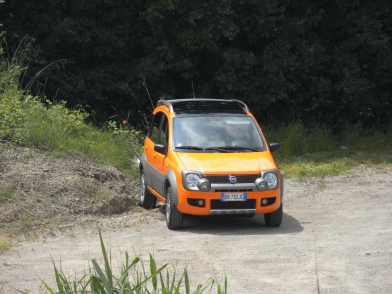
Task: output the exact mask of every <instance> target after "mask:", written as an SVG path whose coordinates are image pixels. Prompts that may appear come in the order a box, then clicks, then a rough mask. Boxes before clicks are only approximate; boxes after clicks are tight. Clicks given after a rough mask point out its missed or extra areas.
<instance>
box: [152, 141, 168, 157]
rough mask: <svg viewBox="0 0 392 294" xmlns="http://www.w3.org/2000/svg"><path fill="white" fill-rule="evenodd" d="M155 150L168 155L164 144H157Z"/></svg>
mask: <svg viewBox="0 0 392 294" xmlns="http://www.w3.org/2000/svg"><path fill="white" fill-rule="evenodd" d="M154 151H156V152H158V153H160V154H163V155H166V147H165V145H163V144H155V146H154Z"/></svg>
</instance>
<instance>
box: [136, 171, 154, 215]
mask: <svg viewBox="0 0 392 294" xmlns="http://www.w3.org/2000/svg"><path fill="white" fill-rule="evenodd" d="M139 195H140V206H141V207H143V208H145V209H151V208H154V207H155V205H156V204H157V198H156V197H155V196H154V195H152V194H151V193H150V191H148V189H147V186H146V181H145V176H144V171H143V170H141V171H140V194H139Z"/></svg>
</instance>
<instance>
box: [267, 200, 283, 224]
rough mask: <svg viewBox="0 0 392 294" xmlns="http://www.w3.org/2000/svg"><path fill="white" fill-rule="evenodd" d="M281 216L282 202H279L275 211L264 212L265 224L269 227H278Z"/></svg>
mask: <svg viewBox="0 0 392 294" xmlns="http://www.w3.org/2000/svg"><path fill="white" fill-rule="evenodd" d="M282 218H283V204H281V205H280V206H279V208H278V210H277V211H274V212H271V213H266V214H264V220H265V224H266V225H267V226H269V227H279V226H280V224H281V223H282Z"/></svg>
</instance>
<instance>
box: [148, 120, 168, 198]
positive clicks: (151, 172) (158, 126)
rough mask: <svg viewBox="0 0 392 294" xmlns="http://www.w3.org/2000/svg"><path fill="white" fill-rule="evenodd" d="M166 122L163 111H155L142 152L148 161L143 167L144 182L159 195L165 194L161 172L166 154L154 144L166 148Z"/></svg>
mask: <svg viewBox="0 0 392 294" xmlns="http://www.w3.org/2000/svg"><path fill="white" fill-rule="evenodd" d="M167 122H168V119H167V117H166V115H165V114H164V113H163V112H157V113H156V114H155V115H154V117H153V120H152V123H151V126H150V130H149V132H148V135H147V138H146V141H145V144H144V154H145V156H146V161H147V163H148V165H147V166H146V167H145V168H146V172H145V174H146V183H147V185H148V186H150V187H152V188H153V189H154V190H155V191H157V192H158V193H159V194H161V195H165V193H164V191H163V182H164V174H162V168H163V162H164V160H165V158H166V154H162V153H159V152H157V151H155V146H156V145H157V144H161V145H163V146H165V147H166V148H165V150H167V142H168V141H167V139H168V138H167V125H168V123H167ZM165 153H166V152H165Z"/></svg>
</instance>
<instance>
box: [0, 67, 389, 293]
mask: <svg viewBox="0 0 392 294" xmlns="http://www.w3.org/2000/svg"><path fill="white" fill-rule="evenodd" d="M23 71H24V68H22V67H20V66H18V65H17V64H14V63H12V62H11V63H10V62H8V61H6V60H2V61H1V62H0V140H1V141H2V142H3V143H4V142H12V144H15V145H18V146H24V147H29V148H35V149H44V150H50V151H51V152H52V154H53V156H59V157H61V156H62V155H64V154H68V153H77V154H83V155H84V156H86V157H87V158H89V159H90V160H91V161H93V162H96V163H98V164H105V165H111V166H113V167H116V168H117V169H118V170H120V171H122V172H123V173H124V174H126V175H127V176H128V177H130V178H132V179H134V180H137V179H138V171H137V167H136V166H135V161H136V159H137V158H138V156H139V155H140V152H141V143H142V139H143V131H144V130H138V129H136V128H134V127H132V126H130V125H129V124H128V118H127V117H124V116H121V115H118V116H114V117H111V118H109V119H108V121H107V122H106V123H105V124H104V125H103V126H96V125H94V124H93V123H91V121H92V120H91V117H90V116H89V115H88V113H87V112H86V111H85V110H84V109H83V108H82V107H79V108H73V109H69V108H67V105H66V102H63V101H57V102H53V101H50V100H49V99H48V98H47V97H36V96H32V95H31V94H30V92H29V91H28V89H27V90H24V89H21V88H20V77H21V76H22V74H23ZM264 132H265V134H266V137H267V139H268V141H269V142H279V143H281V149H280V150H279V151H278V152H276V153H275V154H274V156H275V158H276V160H277V162H278V164H279V165H280V167H281V169H282V171H283V173H284V175H285V177H299V178H308V177H325V176H334V175H339V174H342V173H346V172H349V170H350V169H352V168H357V167H359V166H367V165H380V166H388V165H390V164H391V162H392V152H391V150H392V149H391V145H392V144H391V143H392V131H391V128H390V127H389V128H385V129H383V130H375V129H364V128H362V127H361V126H360V125H342V126H340V127H339V128H330V127H327V126H322V125H304V124H303V123H301V122H300V121H295V122H292V123H290V124H288V125H278V126H264ZM2 146H3V145H2V144H0V153H1V151H2V150H1V148H2ZM0 160H1V159H0ZM1 172H2V171H1V170H0V173H1ZM15 195H16V191H13V190H9V189H3V188H2V187H0V206H1V205H5V203H9V202H12V201H15V202H17V201H18V199H17V197H15ZM41 196H42V195H41ZM41 202H42V201H41ZM41 205H45V203H41ZM30 217H31V216H30ZM2 228H3V225H2V226H1V227H0V252H2V251H5V250H7V249H8V248H9V246H10V245H11V239H12V238H13V237H14V236H12V235H11V236H10V235H9V234H6V233H4V232H3V231H2ZM30 229H31V228H29V230H30ZM16 233H17V234H19V233H21V231H17V232H16ZM101 244H102V252H103V254H104V260H105V269H104V270H102V269H101V268H100V267H99V265H98V264H97V263H96V262H95V261H92V264H93V266H92V267H91V268H90V271H89V272H88V273H86V274H85V275H84V276H83V277H81V278H78V279H77V280H75V281H70V280H69V279H68V278H67V277H65V276H64V275H63V274H62V272H61V270H59V269H58V267H57V266H56V265H55V275H56V280H57V286H58V291H59V293H90V292H91V291H95V292H96V293H158V292H159V293H183V292H184V289H185V292H186V293H190V288H189V277H188V274H187V272H186V270H185V271H184V273H183V275H182V276H180V278H179V279H177V277H176V275H175V270H174V272H173V271H167V272H165V273H163V270H164V269H167V268H166V267H167V265H164V266H163V267H160V268H157V267H156V265H155V261H154V259H153V258H152V257H151V258H150V261H149V262H150V274H147V273H146V271H145V269H144V268H143V265H142V263H139V259H138V258H135V259H134V260H133V261H132V262H130V260H129V256H128V255H126V257H125V262H124V265H123V267H122V270H121V271H120V275H119V276H118V278H114V276H113V272H112V269H111V265H110V263H109V261H108V258H107V252H106V249H105V247H104V245H103V242H102V238H101ZM136 264H141V267H142V268H141V270H140V268H139V269H136V270H135V271H132V272H131V271H130V270H134V269H135V266H136ZM130 278H133V282H131V281H130V280H129V279H130ZM147 282H148V283H151V287H152V290H148V289H149V288H148V287H150V286H148V285H147ZM212 285H214V286H217V289H218V293H226V288H227V283H226V282H224V283H223V284H215V283H214V281H210V282H208V283H207V286H201V285H199V286H197V289H196V290H195V291H194V292H192V293H202V292H203V291H211V287H212ZM46 289H47V291H48V292H49V293H58V292H57V290H53V289H51V288H50V287H49V286H48V285H46ZM214 289H215V288H214ZM158 290H159V291H158Z"/></svg>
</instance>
